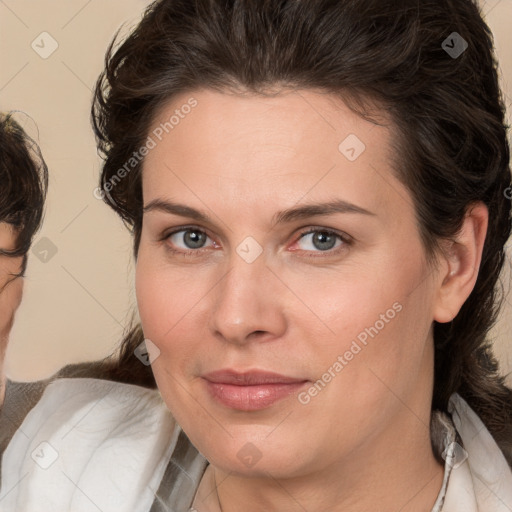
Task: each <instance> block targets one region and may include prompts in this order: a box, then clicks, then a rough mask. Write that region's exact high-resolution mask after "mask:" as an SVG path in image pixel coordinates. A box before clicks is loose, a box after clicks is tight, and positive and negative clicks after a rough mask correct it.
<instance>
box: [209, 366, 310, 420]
mask: <svg viewBox="0 0 512 512" xmlns="http://www.w3.org/2000/svg"><path fill="white" fill-rule="evenodd" d="M202 378H203V380H204V382H205V385H206V388H207V390H208V392H209V394H210V396H211V397H212V398H213V399H214V400H216V401H217V402H218V403H220V404H222V405H224V406H225V407H228V408H230V409H235V410H239V411H258V410H261V409H266V408H267V407H270V406H271V405H273V404H275V403H276V402H278V401H280V400H282V399H285V398H286V397H288V396H290V395H291V394H293V393H296V392H298V391H299V390H300V389H301V388H302V387H304V386H305V385H306V384H307V383H308V382H309V381H308V380H307V379H303V378H295V377H288V376H286V375H281V374H278V373H273V372H267V371H262V370H253V371H249V372H238V371H235V370H220V371H216V372H211V373H208V374H205V375H203V376H202Z"/></svg>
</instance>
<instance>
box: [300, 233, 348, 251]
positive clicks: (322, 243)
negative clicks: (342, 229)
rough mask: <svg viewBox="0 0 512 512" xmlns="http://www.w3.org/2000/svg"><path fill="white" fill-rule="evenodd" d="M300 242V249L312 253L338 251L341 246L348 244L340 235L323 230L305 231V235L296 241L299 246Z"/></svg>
mask: <svg viewBox="0 0 512 512" xmlns="http://www.w3.org/2000/svg"><path fill="white" fill-rule="evenodd" d="M301 241H302V242H303V246H302V247H300V248H301V249H302V250H304V251H314V252H319V251H320V252H327V251H332V250H333V249H338V248H339V247H340V246H342V245H346V244H348V241H347V240H346V239H344V238H343V237H342V236H341V235H339V234H337V233H334V232H333V231H327V230H325V229H324V230H322V229H314V230H310V231H307V232H306V233H303V234H302V235H301V237H300V238H299V240H298V241H297V244H299V246H300V242H301ZM333 252H336V251H333Z"/></svg>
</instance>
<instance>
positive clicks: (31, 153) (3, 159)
mask: <svg viewBox="0 0 512 512" xmlns="http://www.w3.org/2000/svg"><path fill="white" fill-rule="evenodd" d="M17 117H18V113H17V112H16V111H13V112H9V113H0V184H1V189H0V222H6V223H8V224H11V225H12V226H13V228H14V230H15V232H16V245H15V248H14V249H13V250H9V251H8V250H2V249H0V255H4V256H12V257H15V256H24V258H23V264H22V270H21V274H23V273H24V272H25V268H26V264H27V253H28V251H29V249H30V246H31V244H32V240H33V237H34V235H35V233H36V232H37V230H38V229H39V228H40V226H41V222H42V220H43V214H44V204H45V200H46V193H47V190H48V168H47V166H46V163H45V161H44V159H43V156H42V154H41V151H40V149H39V146H38V145H37V144H36V142H35V141H34V140H33V139H32V138H31V137H30V136H29V135H28V134H27V132H26V131H25V130H24V129H23V128H22V127H21V125H20V124H19V123H18V121H17V120H16V118H17Z"/></svg>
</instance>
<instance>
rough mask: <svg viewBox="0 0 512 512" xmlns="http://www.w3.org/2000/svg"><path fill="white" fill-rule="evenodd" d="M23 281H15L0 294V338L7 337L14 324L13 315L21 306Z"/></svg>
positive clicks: (19, 279)
mask: <svg viewBox="0 0 512 512" xmlns="http://www.w3.org/2000/svg"><path fill="white" fill-rule="evenodd" d="M22 296H23V280H22V279H21V278H18V279H16V280H15V281H13V282H12V283H10V284H8V285H7V287H6V289H5V290H4V291H3V292H2V293H1V294H0V336H2V337H3V338H5V337H7V336H8V334H9V331H10V330H11V327H12V324H13V322H14V314H15V313H16V310H17V309H18V307H19V306H20V304H21V299H22Z"/></svg>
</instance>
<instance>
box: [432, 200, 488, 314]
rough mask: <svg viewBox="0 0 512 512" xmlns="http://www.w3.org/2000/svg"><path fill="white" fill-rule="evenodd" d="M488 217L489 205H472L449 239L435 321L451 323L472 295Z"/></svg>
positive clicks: (441, 269)
mask: <svg viewBox="0 0 512 512" xmlns="http://www.w3.org/2000/svg"><path fill="white" fill-rule="evenodd" d="M488 219H489V213H488V210H487V207H486V206H485V205H484V204H483V203H482V202H478V203H475V204H473V205H471V206H470V207H469V208H468V210H467V212H466V216H465V218H464V222H463V224H462V227H461V230H460V231H459V233H457V235H456V236H455V237H454V238H453V239H451V240H450V241H449V242H447V245H448V247H446V248H445V250H444V251H443V256H442V258H443V264H442V265H440V266H439V280H438V283H439V284H438V287H437V296H436V303H435V304H434V320H435V321H437V322H440V323H446V322H451V321H452V320H453V319H454V318H455V317H456V316H457V314H458V312H459V310H460V308H461V307H462V305H463V304H464V302H465V301H466V299H467V298H468V297H469V295H470V294H471V292H472V290H473V288H474V286H475V283H476V280H477V277H478V271H479V268H480V262H481V260H482V251H483V247H484V242H485V236H486V233H487V224H488Z"/></svg>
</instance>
